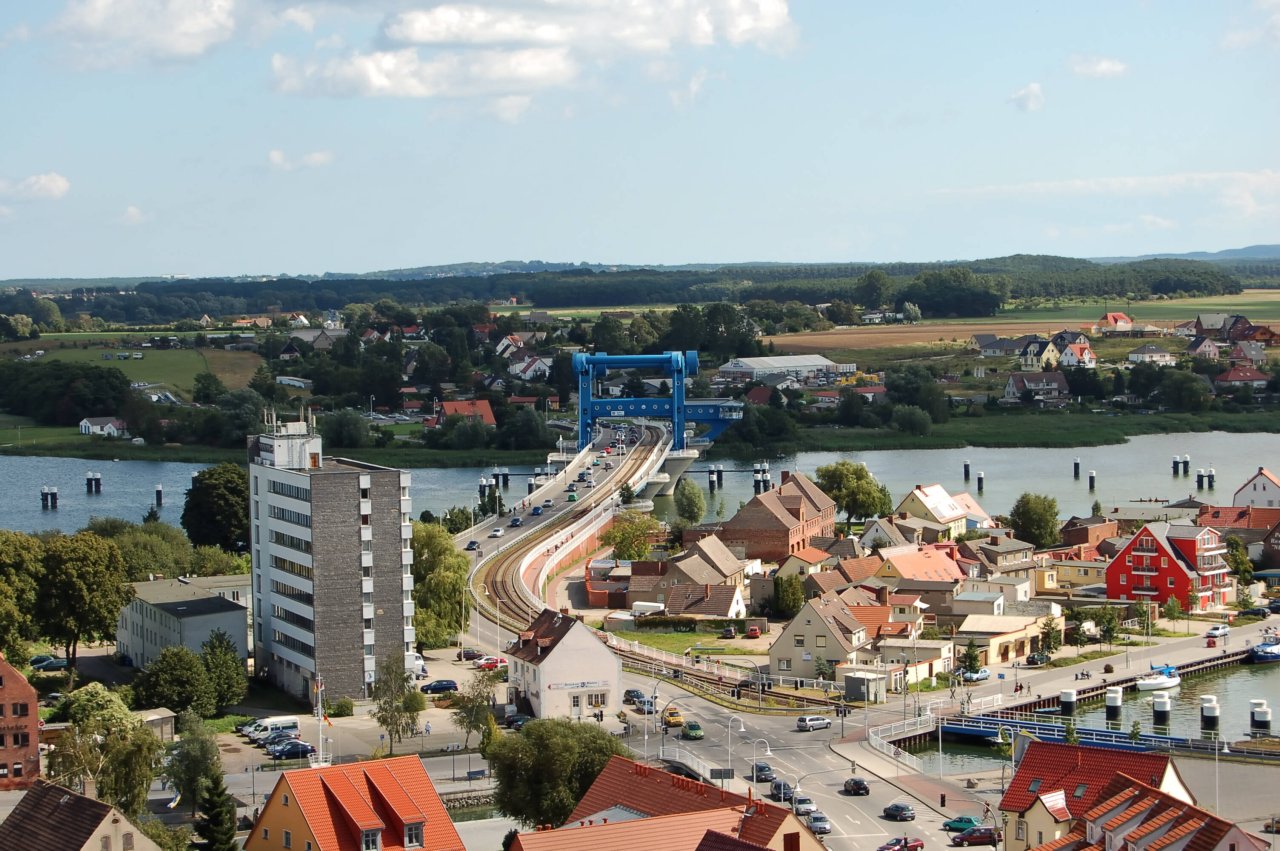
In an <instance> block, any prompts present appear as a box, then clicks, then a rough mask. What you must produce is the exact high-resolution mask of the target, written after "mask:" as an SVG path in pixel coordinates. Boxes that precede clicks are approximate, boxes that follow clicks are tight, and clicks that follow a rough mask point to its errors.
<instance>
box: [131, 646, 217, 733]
mask: <svg viewBox="0 0 1280 851" xmlns="http://www.w3.org/2000/svg"><path fill="white" fill-rule="evenodd" d="M133 694H134V699H135V700H136V701H137V703H138V706H140V707H142V708H147V709H149V708H152V707H159V706H163V707H167V708H169V709H172V710H173V711H174V712H182V711H184V710H190V711H191V712H194V713H195V714H196V715H198V716H199V717H201V718H208V717H209V716H211V715H213V713H214V712H215V711H216V709H217V697H216V694H215V692H214V688H213V683H211V682H210V681H209V672H208V671H207V670H206V669H205V666H204V663H203V662H202V661H200V657H199V656H197V655H196V654H195V651H193V650H192V649H191V648H189V647H183V646H180V645H179V646H170V647H166V648H165V649H163V650H161V651H160V655H159V656H157V657H156V658H155V659H153V660H151V662H150V664H148V665H147V667H146V668H144V669H143V671H142V673H141V674H140V675H139V676H138V679H137V680H136V681H135V684H134V689H133Z"/></svg>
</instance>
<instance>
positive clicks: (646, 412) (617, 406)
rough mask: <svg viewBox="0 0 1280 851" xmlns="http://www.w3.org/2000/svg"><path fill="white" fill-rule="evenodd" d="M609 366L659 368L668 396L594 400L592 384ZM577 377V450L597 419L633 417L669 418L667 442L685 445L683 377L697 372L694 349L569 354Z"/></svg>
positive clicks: (586, 440) (588, 437) (586, 442)
mask: <svg viewBox="0 0 1280 851" xmlns="http://www.w3.org/2000/svg"><path fill="white" fill-rule="evenodd" d="M610 369H660V370H662V374H663V375H664V376H666V377H667V379H668V380H669V382H670V384H671V396H670V397H669V398H668V397H656V398H652V399H649V398H645V399H595V398H594V396H593V385H594V382H595V380H596V379H598V378H603V377H604V376H605V374H607V373H608V371H609V370H610ZM573 371H574V373H575V374H576V375H577V376H578V450H579V451H581V450H583V449H586V448H587V447H588V446H590V445H591V435H592V431H593V430H594V428H595V422H596V420H597V419H603V418H607V417H637V418H650V419H669V420H671V445H672V447H673V448H674V449H684V448H685V436H684V430H685V425H686V423H687V418H686V415H685V388H684V380H685V378H687V377H689V376H693V375H697V374H698V353H697V352H663V353H662V354H660V355H611V354H607V353H605V352H597V353H595V354H587V353H585V352H578V353H576V354H574V356H573Z"/></svg>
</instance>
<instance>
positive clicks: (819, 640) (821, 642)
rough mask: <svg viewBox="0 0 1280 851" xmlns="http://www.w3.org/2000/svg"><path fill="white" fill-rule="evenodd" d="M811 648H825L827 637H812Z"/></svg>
mask: <svg viewBox="0 0 1280 851" xmlns="http://www.w3.org/2000/svg"><path fill="white" fill-rule="evenodd" d="M813 646H814V647H826V646H827V637H826V636H825V635H816V636H814V638H813Z"/></svg>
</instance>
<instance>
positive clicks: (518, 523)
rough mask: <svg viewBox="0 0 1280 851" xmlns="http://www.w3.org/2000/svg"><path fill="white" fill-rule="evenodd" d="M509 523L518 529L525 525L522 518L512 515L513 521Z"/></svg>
mask: <svg viewBox="0 0 1280 851" xmlns="http://www.w3.org/2000/svg"><path fill="white" fill-rule="evenodd" d="M507 525H509V526H510V527H511V528H512V529H518V528H520V527H521V526H523V525H524V521H523V520H521V519H520V518H519V517H512V518H511V522H510V523H509V524H507Z"/></svg>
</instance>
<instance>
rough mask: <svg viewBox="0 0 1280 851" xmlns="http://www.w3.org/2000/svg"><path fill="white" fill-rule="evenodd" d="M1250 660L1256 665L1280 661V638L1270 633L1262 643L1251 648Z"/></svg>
mask: <svg viewBox="0 0 1280 851" xmlns="http://www.w3.org/2000/svg"><path fill="white" fill-rule="evenodd" d="M1249 661H1250V662H1252V663H1254V664H1255V665H1259V664H1265V663H1267V662H1280V638H1278V637H1277V636H1274V635H1268V636H1267V637H1266V638H1264V639H1263V640H1262V643H1261V644H1255V645H1253V646H1252V647H1250V648H1249Z"/></svg>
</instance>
